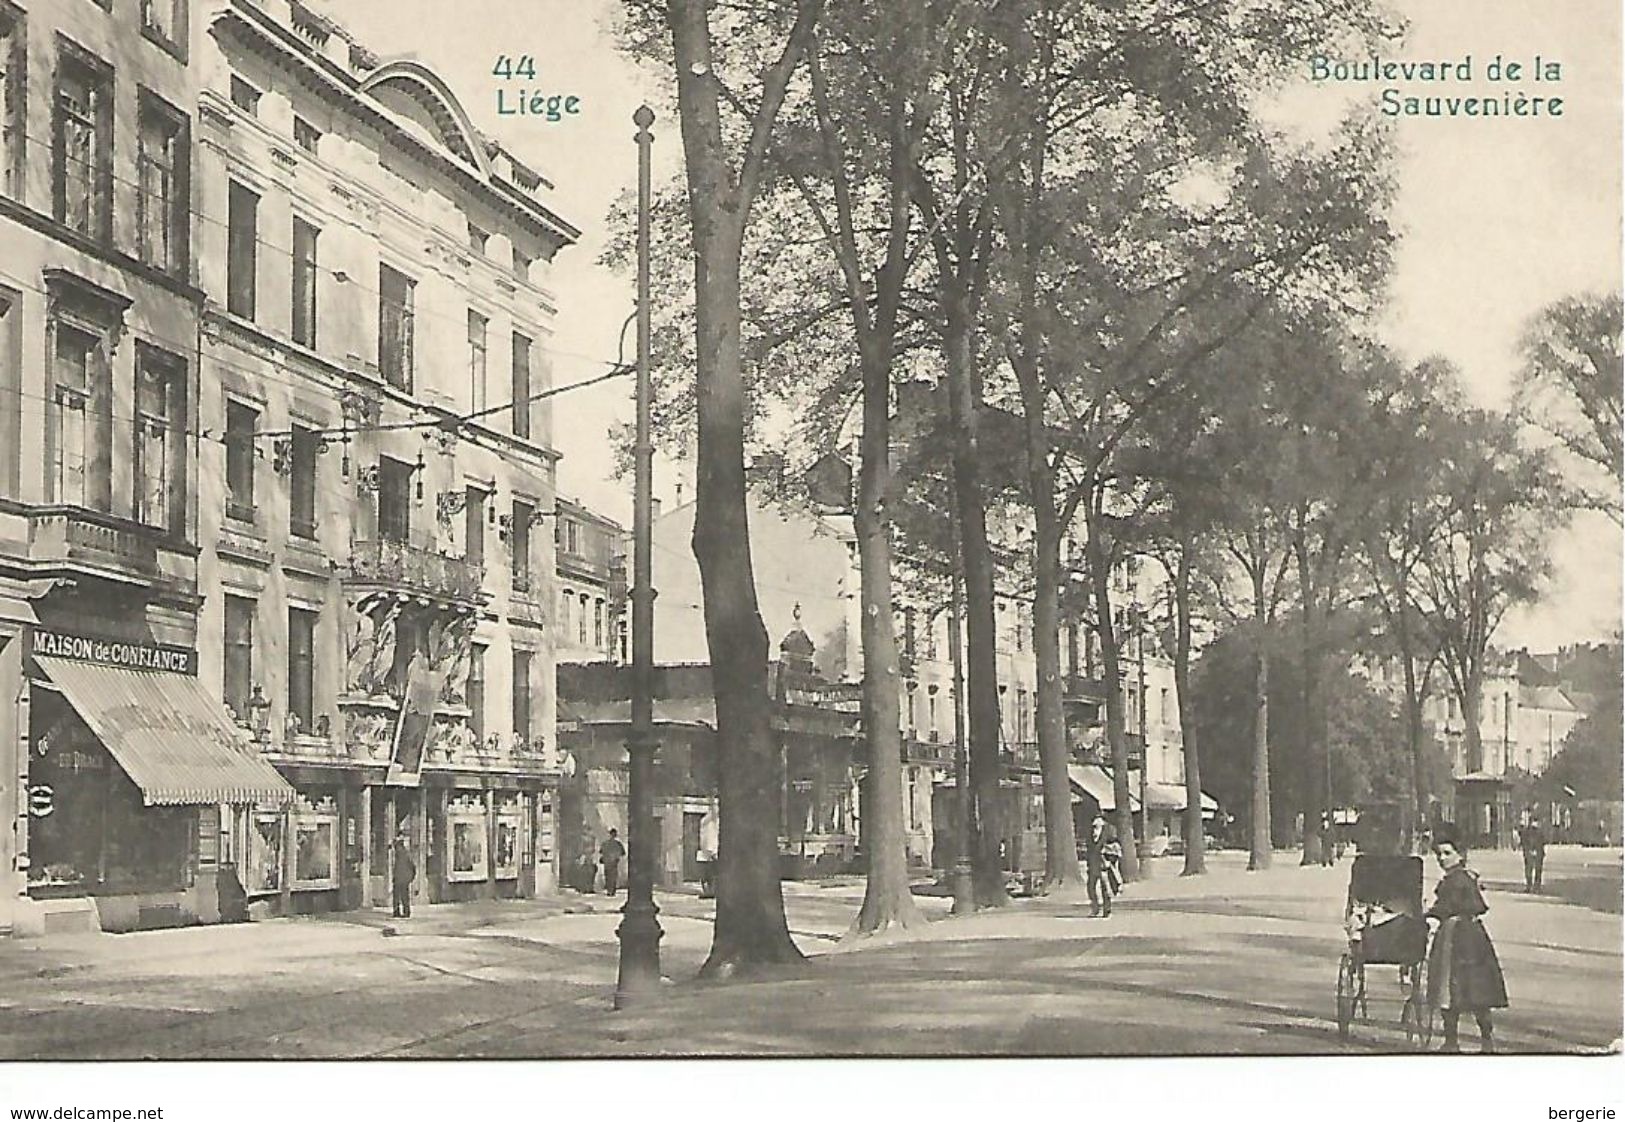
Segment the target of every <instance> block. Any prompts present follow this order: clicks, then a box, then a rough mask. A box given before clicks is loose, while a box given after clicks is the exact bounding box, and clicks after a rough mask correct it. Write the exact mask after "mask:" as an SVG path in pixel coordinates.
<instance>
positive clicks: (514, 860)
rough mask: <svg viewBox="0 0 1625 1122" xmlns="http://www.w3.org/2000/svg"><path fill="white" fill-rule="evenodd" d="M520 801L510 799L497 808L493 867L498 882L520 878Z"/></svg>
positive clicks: (492, 857)
mask: <svg viewBox="0 0 1625 1122" xmlns="http://www.w3.org/2000/svg"><path fill="white" fill-rule="evenodd" d="M519 822H520V814H519V800H518V799H517V798H509V799H506V800H504V801H503V802H501V803H499V804H498V806H497V822H496V826H497V830H496V841H495V848H494V849H493V851H492V853H491V865H492V867H493V868H494V869H495V870H496V875H497V879H498V880H513V879H515V878H516V877H518V876H519Z"/></svg>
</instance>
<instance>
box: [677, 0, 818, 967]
mask: <svg viewBox="0 0 1625 1122" xmlns="http://www.w3.org/2000/svg"><path fill="white" fill-rule="evenodd" d="M822 6H823V5H822V0H801V2H800V3H797V4H795V5H794V6H793V7H792V8H790V9H789V10H788V11H785V10H781V9H778V8H775V9H774V10H773V11H772V12H770V13H766V14H758V15H755V16H741V15H733V16H730V17H728V18H730V21H731V22H732V23H733V24H734V25H735V27H734V28H733V30H734V31H736V32H742V33H743V34H741V36H740V37H741V38H742V37H743V36H744V35H746V34H750V33H751V32H756V33H759V34H761V35H762V36H763V37H764V38H776V39H777V40H778V41H780V42H782V47H780V48H779V49H778V50H777V53H776V56H775V57H772V60H771V62H770V63H769V65H768V66H767V67H766V69H765V70H764V71H762V78H761V89H760V91H759V96H758V97H757V99H756V102H755V107H754V109H753V110H752V111H750V112H749V113H748V114H747V115H746V118H745V121H746V123H745V129H746V140H745V145H744V148H743V154H742V156H741V157H740V159H739V162H738V165H737V167H736V166H735V165H734V163H733V161H732V159H731V158H730V149H731V147H732V146H731V145H729V144H727V143H726V142H725V139H724V131H725V130H724V125H723V117H722V105H721V103H722V100H723V96H724V95H723V86H722V80H721V78H720V76H719V75H718V74H717V69H716V68H717V61H718V60H717V58H716V52H715V51H714V50H713V40H712V28H711V20H712V5H711V4H710V3H709V2H708V0H670V3H669V4H668V5H667V9H666V19H667V23H668V25H669V27H670V30H671V37H672V48H673V50H672V54H673V61H674V63H675V72H676V77H677V103H678V113H679V118H680V121H681V126H682V134H683V153H684V163H685V170H686V173H687V179H688V190H689V212H690V225H691V228H692V231H693V243H694V291H695V357H696V397H697V419H698V439H699V443H698V459H697V486H696V496H695V499H696V510H695V520H694V555H695V558H696V559H697V560H698V561H699V567H700V582H701V588H702V590H703V596H704V601H705V630H706V640H707V643H708V645H709V647H710V652H711V671H712V681H713V688H714V691H715V694H716V706H717V751H718V757H719V763H720V766H719V768H718V774H719V782H718V802H719V813H720V824H719V833H718V848H717V860H718V868H717V919H716V927H715V931H714V934H713V938H712V944H711V953H710V955H709V956H708V957H707V959H706V961H705V964H704V966H702V967H701V975H702V976H727V975H729V974H732V973H733V972H735V971H736V970H739V969H742V968H750V967H756V966H762V965H767V964H771V963H782V962H789V961H796V960H799V959H800V957H801V952H800V951H799V950H797V949H796V945H795V943H794V942H793V941H792V940H791V938H790V931H789V926H788V923H787V922H786V919H785V914H784V896H783V893H782V890H781V889H780V887H779V849H778V821H777V817H776V815H772V814H768V813H764V809H763V808H765V807H774V806H776V805H777V786H778V774H777V759H776V754H775V753H774V752H773V750H772V745H773V743H774V741H773V730H772V724H771V714H770V709H769V695H768V683H767V653H768V651H767V631H766V629H765V628H764V627H763V625H762V617H761V613H760V611H759V609H758V607H757V601H756V585H755V580H754V578H753V575H752V567H751V554H750V528H749V525H748V523H747V520H746V486H745V461H744V452H745V447H744V445H745V390H744V379H743V374H742V367H741V353H740V258H741V253H742V246H743V241H744V237H745V231H746V227H747V223H748V221H749V215H750V209H751V204H752V202H753V201H754V200H755V197H756V193H757V188H758V185H759V182H760V178H761V175H762V167H763V162H764V159H765V157H766V153H767V148H768V145H769V144H770V142H771V140H772V134H773V128H774V123H775V121H776V119H777V117H778V113H779V108H780V106H781V105H782V104H783V102H784V98H785V93H786V90H787V89H788V87H789V84H790V79H791V76H792V74H793V73H794V71H795V70H796V68H797V66H798V65H799V63H800V61H801V59H802V55H803V53H804V52H805V51H806V49H807V46H808V44H809V43H810V42H811V41H812V37H813V31H814V28H815V27H816V24H817V20H818V16H819V13H820V10H821V8H822ZM742 22H746V23H748V24H749V25H748V26H745V27H742V28H741V27H740V26H739V24H741V23H742ZM784 23H787V24H788V26H787V28H781V24H784ZM734 41H736V40H734V39H733V37H732V36H730V40H729V44H730V47H732V44H733V42H734Z"/></svg>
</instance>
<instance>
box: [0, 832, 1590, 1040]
mask: <svg viewBox="0 0 1625 1122" xmlns="http://www.w3.org/2000/svg"><path fill="white" fill-rule="evenodd" d="M1278 861H1279V862H1280V864H1279V867H1277V868H1276V869H1274V870H1272V871H1270V872H1269V873H1266V874H1248V873H1246V872H1245V871H1244V870H1243V869H1242V867H1241V863H1242V859H1241V856H1240V855H1239V854H1233V853H1226V854H1219V855H1216V856H1215V857H1214V858H1213V866H1214V870H1213V872H1212V873H1211V874H1210V875H1209V876H1207V877H1204V878H1185V879H1182V878H1179V877H1177V876H1176V875H1175V874H1176V873H1177V870H1178V863H1177V862H1175V861H1161V862H1159V863H1158V865H1159V867H1158V868H1157V870H1156V875H1155V877H1154V878H1153V879H1152V880H1151V881H1150V882H1148V883H1145V884H1140V885H1135V886H1131V891H1130V892H1129V894H1128V895H1127V896H1125V898H1124V899H1123V900H1122V901H1120V904H1119V907H1118V910H1117V912H1116V914H1115V915H1114V916H1113V917H1112V918H1111V919H1110V920H1108V921H1100V920H1092V919H1089V918H1088V907H1087V904H1082V905H1080V904H1076V903H1069V902H1063V901H1058V900H1052V899H1044V900H1022V901H1018V902H1016V903H1015V904H1014V905H1013V906H1012V907H1011V908H1009V909H1007V910H1005V911H1003V912H997V913H983V914H981V915H978V916H975V917H970V918H962V919H948V918H945V913H946V910H947V901H945V900H942V899H940V898H932V897H922V899H921V905H922V908H923V909H924V911H925V912H926V914H927V915H928V916H930V917H932V919H933V920H934V922H933V923H931V924H930V925H929V927H928V928H927V930H926V931H925V933H924V934H923V935H922V936H921V937H920V938H918V939H911V940H908V941H904V942H899V943H894V944H889V945H875V944H873V943H864V942H859V943H857V944H852V943H849V942H842V941H841V940H840V936H841V934H842V933H843V932H844V931H845V929H846V927H847V925H848V924H849V923H850V921H851V918H852V916H853V915H854V914H855V912H856V909H857V905H858V902H859V900H860V899H861V896H862V885H861V883H859V882H856V881H848V882H842V883H836V884H829V885H824V884H808V883H800V884H787V885H786V896H787V900H788V902H789V907H790V915H791V926H792V928H793V930H794V931H795V933H796V937H797V941H798V943H799V944H800V945H801V947H802V948H803V950H805V951H806V952H807V954H808V955H809V956H810V961H809V962H808V964H807V966H806V967H805V968H803V969H802V970H800V971H799V972H798V973H797V974H796V975H795V976H792V977H780V978H775V979H773V980H770V981H754V982H736V983H731V984H722V985H702V984H699V983H696V982H693V981H692V980H691V979H692V977H693V974H694V972H695V970H696V969H697V968H698V966H699V964H700V962H701V961H702V960H703V958H704V956H705V952H706V949H707V947H708V946H709V940H710V925H709V919H708V917H709V916H710V915H711V913H712V909H711V903H710V902H709V901H701V900H698V899H697V898H695V897H692V896H684V895H666V896H662V897H661V906H662V908H663V915H662V917H661V918H662V923H663V925H664V927H665V930H666V937H665V940H664V963H665V965H666V968H667V970H668V972H669V973H670V974H671V976H672V977H673V978H674V979H676V981H675V982H674V984H673V985H672V986H671V987H670V989H669V990H668V994H667V999H666V1000H664V1001H661V1002H659V1003H658V1004H656V1005H655V1006H653V1007H651V1008H649V1009H646V1010H640V1011H635V1012H630V1013H615V1012H613V1011H611V1009H610V995H611V991H612V989H613V985H614V977H615V963H616V944H615V938H614V929H615V925H616V923H617V922H618V919H619V917H618V915H617V914H616V913H615V912H614V911H613V910H612V907H613V906H612V905H610V903H609V902H608V901H607V900H606V899H605V898H604V897H598V898H596V899H594V898H592V897H587V898H577V897H575V896H573V895H570V896H568V897H565V898H561V899H558V900H548V901H536V902H496V903H489V904H483V905H469V906H445V907H438V908H424V909H420V913H419V914H418V915H415V916H414V917H413V918H412V919H411V920H409V921H405V922H402V923H397V922H396V921H391V920H389V919H388V918H387V917H384V916H382V915H380V914H379V913H350V914H346V915H340V916H329V917H323V918H305V919H289V920H272V921H267V922H261V923H255V924H250V925H242V926H235V927H217V928H194V929H190V930H181V931H163V932H149V933H142V934H136V935H122V936H112V935H104V936H78V937H73V938H58V939H55V940H52V941H48V942H41V943H33V942H26V941H20V940H19V941H4V942H0V994H3V996H0V1056H4V1057H8V1058H91V1057H96V1058H134V1057H164V1058H183V1057H194V1058H202V1057H211V1058H220V1057H234V1058H255V1057H340V1056H342V1057H402V1056H411V1057H440V1058H445V1057H475V1056H485V1057H524V1056H603V1055H616V1054H626V1055H643V1054H656V1053H658V1054H672V1053H673V1052H674V1050H679V1049H680V1051H681V1052H682V1053H683V1054H699V1053H772V1054H807V1053H821V1054H854V1053H862V1054H870V1055H873V1054H894V1055H931V1054H966V1053H996V1054H1009V1055H1023V1054H1057V1053H1064V1054H1086V1055H1093V1054H1121V1053H1141V1054H1144V1053H1229V1052H1253V1053H1282V1052H1288V1053H1301V1052H1340V1051H1352V1052H1363V1051H1373V1050H1376V1051H1387V1050H1403V1049H1404V1047H1405V1041H1404V1036H1403V1034H1402V1033H1401V1032H1400V1031H1399V1028H1398V1017H1399V1005H1398V1002H1397V1000H1396V995H1397V986H1396V985H1395V983H1394V976H1393V971H1392V970H1391V969H1387V968H1384V969H1379V968H1375V967H1374V968H1372V971H1371V975H1370V982H1371V995H1372V1000H1371V1006H1370V1013H1371V1020H1372V1022H1374V1023H1372V1024H1361V1025H1357V1026H1356V1028H1355V1030H1354V1033H1353V1036H1352V1039H1351V1040H1350V1041H1349V1042H1347V1043H1343V1042H1340V1041H1339V1040H1338V1038H1337V1032H1336V1027H1335V1025H1334V1024H1333V1023H1332V1010H1333V985H1334V981H1335V976H1336V967H1337V958H1338V954H1339V952H1340V950H1341V948H1342V945H1343V936H1342V931H1341V926H1340V922H1339V921H1340V916H1341V905H1342V897H1343V893H1344V892H1345V890H1346V887H1347V883H1348V863H1347V862H1346V861H1345V862H1344V863H1343V864H1341V865H1339V866H1337V867H1335V868H1333V869H1319V868H1310V869H1304V868H1299V867H1298V866H1297V865H1296V864H1295V862H1296V854H1292V853H1282V854H1279V855H1278ZM1474 864H1475V865H1476V866H1477V867H1479V868H1480V869H1481V870H1482V872H1483V876H1484V879H1485V883H1486V886H1487V888H1488V890H1489V891H1488V896H1489V901H1490V906H1491V913H1490V915H1489V917H1488V923H1489V927H1490V930H1491V932H1492V934H1493V936H1494V938H1495V941H1496V945H1497V947H1498V949H1499V951H1500V955H1501V959H1502V962H1503V965H1504V967H1505V969H1506V974H1507V979H1508V984H1509V988H1510V990H1511V995H1512V1004H1513V1007H1512V1009H1510V1010H1509V1011H1507V1012H1506V1013H1505V1014H1504V1015H1503V1016H1502V1017H1501V1018H1500V1020H1499V1027H1498V1035H1499V1043H1500V1044H1501V1046H1502V1047H1503V1048H1504V1049H1506V1050H1509V1051H1586V1050H1597V1049H1607V1048H1610V1047H1617V1041H1618V1039H1619V1037H1620V1035H1621V1017H1620V1000H1621V955H1620V935H1621V932H1620V878H1621V871H1620V851H1619V850H1618V849H1612V850H1596V849H1569V848H1557V849H1553V851H1552V853H1551V855H1550V857H1549V858H1548V862H1547V882H1548V884H1547V888H1548V893H1547V894H1546V895H1544V896H1541V897H1534V896H1527V895H1525V894H1524V893H1523V892H1522V890H1521V889H1522V885H1521V873H1520V869H1519V866H1518V862H1517V857H1516V855H1514V854H1480V855H1475V857H1474ZM1435 873H1436V870H1433V869H1432V868H1431V867H1430V869H1429V893H1430V895H1431V882H1432V878H1433V876H1434V875H1435ZM586 909H592V910H590V911H588V910H586ZM1464 1045H1466V1046H1467V1047H1468V1049H1469V1050H1471V1048H1472V1047H1474V1046H1475V1045H1476V1036H1475V1034H1474V1033H1472V1032H1465V1033H1464Z"/></svg>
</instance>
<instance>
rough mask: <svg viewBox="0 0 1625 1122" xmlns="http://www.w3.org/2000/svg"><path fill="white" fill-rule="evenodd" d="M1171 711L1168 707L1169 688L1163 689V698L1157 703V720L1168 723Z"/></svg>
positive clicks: (1160, 722)
mask: <svg viewBox="0 0 1625 1122" xmlns="http://www.w3.org/2000/svg"><path fill="white" fill-rule="evenodd" d="M1170 715H1171V714H1170V711H1169V707H1168V690H1167V689H1166V687H1165V688H1164V689H1163V691H1162V699H1161V700H1160V701H1158V703H1157V722H1158V723H1159V724H1163V725H1166V724H1168V723H1169V717H1170Z"/></svg>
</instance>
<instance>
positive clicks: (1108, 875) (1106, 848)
mask: <svg viewBox="0 0 1625 1122" xmlns="http://www.w3.org/2000/svg"><path fill="white" fill-rule="evenodd" d="M1114 849H1115V850H1116V853H1117V855H1118V857H1121V855H1122V846H1120V845H1118V842H1117V831H1116V830H1114V829H1112V827H1111V825H1110V823H1108V822H1107V821H1106V820H1105V819H1104V818H1102V817H1101V816H1100V815H1098V814H1097V815H1095V818H1094V821H1093V822H1091V823H1090V824H1089V836H1088V838H1086V839H1085V840H1084V843H1083V859H1084V867H1085V871H1086V873H1087V876H1088V886H1089V915H1090V916H1091V917H1102V918H1103V917H1105V916H1109V915H1111V914H1112V896H1113V895H1115V894H1116V891H1117V889H1116V887H1115V885H1114V883H1113V877H1112V874H1113V872H1114V871H1115V870H1114V869H1113V868H1112V865H1113V861H1114V858H1113V855H1112V853H1113V850H1114Z"/></svg>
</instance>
